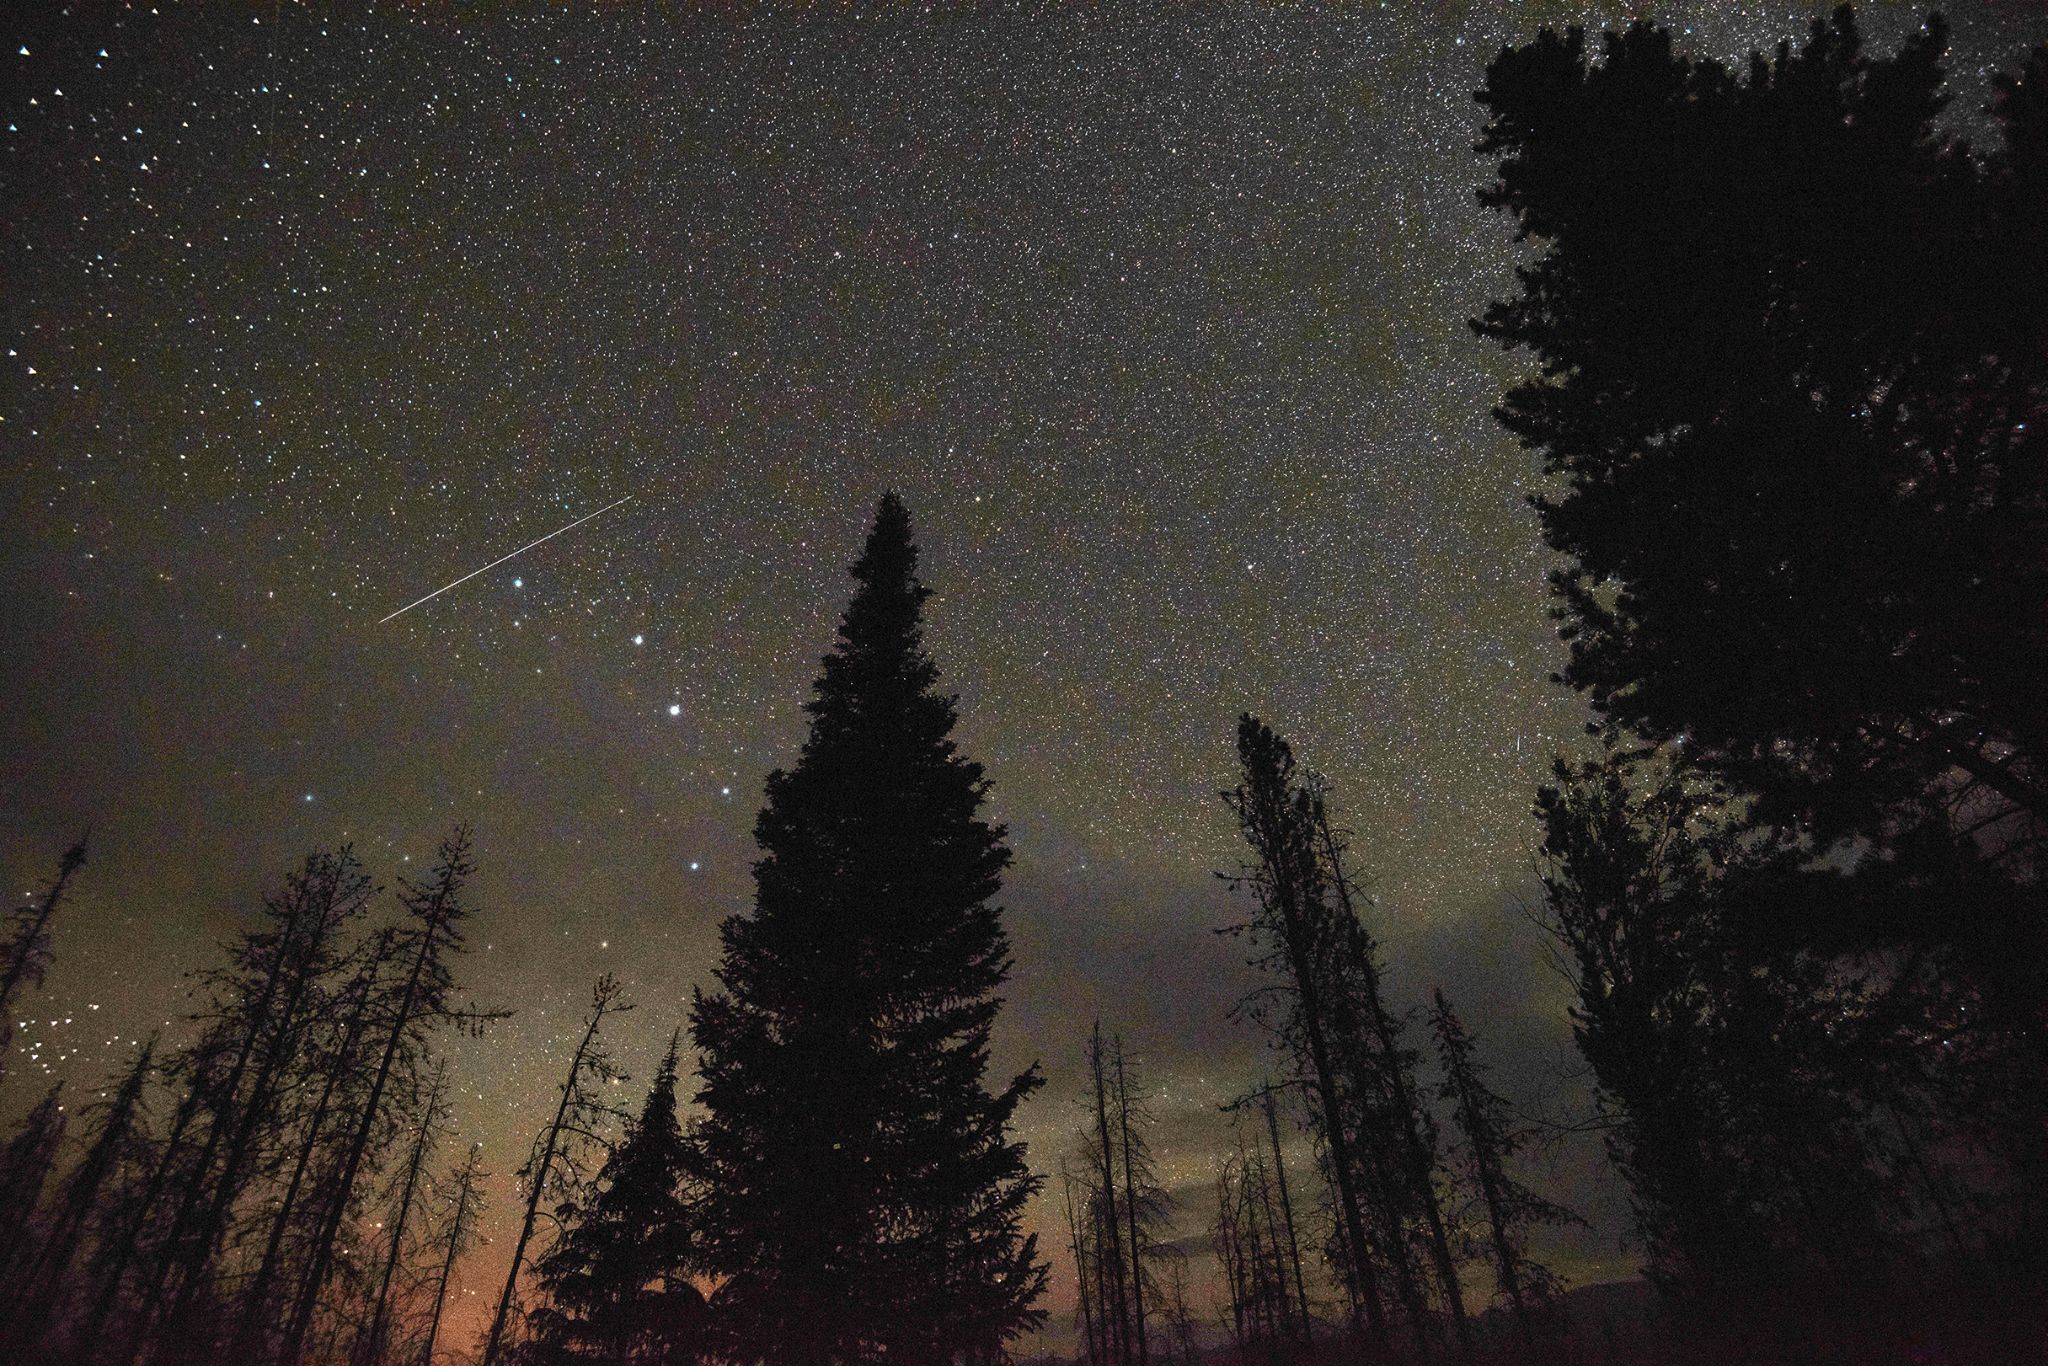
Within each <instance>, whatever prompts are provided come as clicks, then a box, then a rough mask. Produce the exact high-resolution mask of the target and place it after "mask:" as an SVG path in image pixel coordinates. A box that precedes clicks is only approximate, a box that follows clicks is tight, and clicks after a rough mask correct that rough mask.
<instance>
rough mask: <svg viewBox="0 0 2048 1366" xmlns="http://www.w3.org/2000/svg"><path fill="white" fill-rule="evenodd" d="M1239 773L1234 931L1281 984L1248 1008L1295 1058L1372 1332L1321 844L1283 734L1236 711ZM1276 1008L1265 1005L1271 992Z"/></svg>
mask: <svg viewBox="0 0 2048 1366" xmlns="http://www.w3.org/2000/svg"><path fill="white" fill-rule="evenodd" d="M1237 753H1238V762H1239V765H1240V767H1241V770H1242V781H1241V782H1240V783H1239V785H1238V786H1237V787H1236V788H1235V789H1233V790H1232V791H1230V792H1227V793H1225V794H1224V800H1225V801H1226V802H1227V803H1228V804H1229V806H1230V809H1231V813H1232V814H1233V815H1234V816H1236V817H1237V821H1238V826H1239V829H1240V830H1241V831H1242V832H1243V834H1244V837H1245V841H1246V842H1247V843H1248V844H1249V845H1250V846H1251V849H1252V855H1253V859H1254V862H1253V864H1252V865H1251V867H1250V869H1249V870H1248V872H1247V873H1246V874H1245V875H1244V877H1243V878H1242V879H1241V880H1242V881H1244V882H1247V883H1249V885H1250V886H1251V888H1252V890H1253V892H1254V894H1255V895H1256V896H1257V898H1258V912H1257V914H1256V915H1255V916H1254V918H1253V920H1252V921H1251V922H1250V923H1249V924H1247V925H1245V926H1241V927H1236V928H1235V929H1234V930H1233V931H1231V932H1233V933H1236V932H1243V933H1249V934H1251V935H1252V936H1253V937H1254V938H1255V940H1256V942H1258V944H1259V945H1260V947H1261V948H1262V949H1263V950H1264V952H1263V953H1262V955H1261V956H1260V957H1259V958H1257V959H1255V960H1254V964H1255V966H1258V967H1260V968H1261V969H1264V970H1266V971H1271V972H1273V973H1275V974H1276V975H1278V976H1280V977H1281V978H1282V980H1283V982H1284V983H1285V986H1284V987H1283V988H1282V990H1281V992H1280V993H1279V995H1278V996H1277V997H1274V998H1260V999H1258V1000H1256V1001H1255V1002H1254V1003H1253V1005H1252V1007H1251V1011H1252V1014H1253V1015H1254V1016H1255V1017H1256V1018H1260V1019H1262V1020H1264V1021H1265V1022H1266V1023H1268V1024H1269V1025H1270V1026H1271V1027H1272V1028H1273V1029H1274V1030H1275V1031H1276V1033H1277V1034H1278V1036H1279V1039H1280V1042H1281V1044H1282V1046H1284V1047H1285V1048H1286V1049H1287V1050H1288V1051H1289V1052H1290V1053H1291V1054H1292V1055H1293V1057H1294V1059H1295V1062H1296V1064H1297V1066H1298V1067H1299V1068H1300V1070H1301V1073H1302V1081H1303V1084H1304V1086H1305V1088H1306V1089H1307V1092H1308V1095H1309V1097H1310V1098H1311V1102H1312V1109H1311V1117H1312V1119H1313V1122H1314V1124H1315V1128H1316V1136H1317V1138H1318V1140H1319V1141H1320V1142H1321V1144H1322V1147H1323V1150H1324V1153H1325V1155H1326V1158H1327V1167H1328V1171H1329V1176H1330V1184H1331V1194H1332V1196H1333V1199H1334V1201H1335V1204H1336V1216H1337V1217H1336V1225H1337V1237H1338V1242H1339V1244H1340V1251H1339V1254H1338V1256H1337V1257H1336V1258H1335V1259H1334V1260H1335V1261H1336V1264H1337V1266H1338V1268H1339V1269H1340V1271H1341V1272H1342V1274H1343V1275H1344V1277H1345V1282H1346V1285H1347V1288H1348V1289H1349V1291H1350V1296H1351V1304H1352V1312H1353V1313H1354V1315H1359V1314H1362V1315H1363V1318H1364V1323H1365V1327H1366V1330H1367V1331H1368V1333H1370V1334H1371V1335H1372V1336H1373V1337H1374V1338H1380V1337H1383V1336H1384V1334H1385V1332H1386V1323H1387V1314H1386V1304H1385V1300H1384V1297H1383V1295H1382V1292H1381V1285H1380V1267H1379V1262H1378V1257H1377V1255H1376V1252H1375V1249H1374V1247H1373V1243H1372V1240H1371V1237H1370V1234H1369V1232H1368V1228H1367V1224H1366V1216H1365V1207H1366V1192H1365V1191H1364V1190H1363V1189H1361V1186H1362V1180H1361V1178H1362V1175H1363V1173H1364V1172H1365V1163H1364V1162H1363V1161H1362V1158H1363V1155H1362V1154H1360V1153H1359V1152H1357V1151H1356V1139H1357V1134H1356V1132H1355V1124H1354V1122H1353V1116H1352V1115H1350V1114H1348V1113H1347V1107H1346V1094H1347V1090H1348V1089H1349V1083H1347V1080H1346V1077H1345V1069H1344V1066H1343V1063H1344V1059H1343V1057H1342V1056H1341V1055H1340V1052H1339V1047H1338V1044H1339V1039H1340V1037H1342V1036H1343V1035H1346V1034H1355V1033H1356V1032H1357V1031H1356V1022H1355V1019H1353V1018H1350V1015H1351V1012H1349V1011H1348V1010H1347V1008H1346V1003H1345V1001H1344V999H1343V993H1342V991H1340V990H1337V989H1335V983H1334V981H1333V978H1334V977H1335V975H1336V969H1337V968H1338V967H1339V966H1340V965H1341V962H1342V959H1341V956H1340V952H1339V951H1340V949H1341V947H1342V946H1341V945H1340V944H1339V943H1338V942H1336V940H1335V939H1334V938H1333V936H1332V935H1331V933H1330V906H1329V902H1330V889H1329V884H1328V877H1327V870H1326V869H1325V867H1324V863H1323V859H1322V852H1321V849H1320V846H1319V837H1318V823H1317V810H1316V801H1315V797H1314V795H1313V793H1311V792H1310V791H1309V790H1308V788H1307V787H1306V786H1304V785H1303V784H1302V783H1301V782H1300V781H1299V780H1298V779H1297V778H1296V777H1295V770H1294V754H1293V751H1292V750H1291V749H1290V748H1289V747H1288V745H1287V742H1286V741H1285V740H1283V739H1281V738H1280V737H1279V736H1277V735H1275V734H1274V733H1273V732H1272V731H1271V730H1270V729H1268V728H1267V727H1266V726H1264V725H1262V724H1260V722H1259V721H1258V720H1257V719H1256V718H1254V717H1252V716H1249V715H1247V716H1242V717H1240V718H1239V719H1238V728H1237ZM1269 999H1270V1000H1273V1001H1276V1002H1277V1003H1278V1005H1279V1014H1278V1016H1277V1018H1276V1017H1274V1016H1271V1015H1269V1014H1268V1013H1267V1009H1268V1006H1267V1002H1268V1000H1269Z"/></svg>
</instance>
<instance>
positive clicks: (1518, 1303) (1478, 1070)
mask: <svg viewBox="0 0 2048 1366" xmlns="http://www.w3.org/2000/svg"><path fill="white" fill-rule="evenodd" d="M1433 1002H1434V1009H1433V1010H1431V1012H1430V1025H1431V1028H1432V1030H1433V1031H1434V1032H1435V1034H1436V1041H1437V1057H1438V1060H1439V1063H1440V1067H1441V1070H1442V1076H1443V1082H1442V1087H1441V1089H1440V1091H1439V1095H1440V1096H1441V1097H1442V1098H1443V1099H1444V1100H1447V1101H1449V1102H1450V1104H1451V1114H1452V1118H1453V1120H1454V1121H1455V1122H1456V1124H1457V1126H1458V1131H1459V1133H1460V1134H1462V1135H1463V1137H1464V1142H1463V1145H1462V1147H1461V1149H1460V1151H1459V1153H1458V1157H1459V1158H1460V1159H1461V1162H1460V1165H1461V1167H1462V1170H1463V1174H1464V1177H1465V1182H1466V1184H1467V1186H1468V1187H1469V1189H1471V1191H1472V1192H1473V1193H1474V1195H1475V1196H1476V1197H1477V1199H1478V1202H1479V1208H1480V1212H1481V1216H1482V1217H1483V1218H1484V1219H1485V1243H1486V1249H1487V1253H1488V1257H1489V1260H1490V1261H1491V1262H1492V1263H1493V1276H1494V1285H1495V1287H1496V1288H1497V1289H1498V1291H1499V1295H1500V1298H1501V1299H1503V1300H1505V1301H1507V1304H1508V1307H1509V1309H1510V1310H1511V1311H1512V1312H1513V1314H1514V1316H1515V1324H1516V1327H1517V1330H1518V1331H1519V1332H1520V1333H1521V1335H1522V1340H1523V1343H1524V1345H1525V1346H1528V1347H1531V1348H1533V1347H1534V1346H1535V1336H1536V1334H1535V1320H1536V1317H1537V1314H1538V1312H1539V1311H1541V1310H1542V1309H1543V1308H1544V1307H1545V1306H1546V1305H1548V1304H1550V1303H1551V1302H1552V1301H1553V1300H1554V1299H1555V1298H1556V1295H1557V1290H1558V1285H1557V1278H1556V1277H1554V1276H1552V1275H1551V1274H1550V1271H1549V1270H1548V1269H1547V1268H1546V1267H1544V1266H1543V1265H1542V1264H1541V1263H1540V1262H1537V1261H1534V1260H1532V1259H1531V1258H1530V1256H1529V1248H1528V1230H1529V1226H1530V1225H1532V1224H1566V1223H1577V1222H1580V1221H1579V1220H1578V1218H1577V1216H1576V1215H1574V1214H1572V1213H1571V1212H1570V1211H1569V1210H1566V1209H1564V1208H1562V1207H1561V1206H1558V1205H1554V1204H1552V1203H1551V1202H1550V1201H1548V1200H1545V1199H1544V1198H1543V1197H1542V1196H1540V1195H1537V1194H1536V1193H1535V1192H1534V1191H1532V1190H1530V1189H1528V1187H1526V1186H1523V1185H1522V1184H1521V1183H1520V1182H1518V1181H1516V1180H1515V1179H1514V1178H1513V1177H1512V1176H1510V1175H1509V1174H1508V1170H1507V1163H1508V1159H1509V1158H1511V1157H1513V1156H1514V1155H1515V1153H1516V1151H1517V1150H1518V1149H1519V1148H1520V1147H1521V1146H1522V1144H1523V1143H1524V1142H1525V1141H1526V1139H1527V1136H1528V1135H1527V1131H1526V1130H1525V1129H1524V1128H1523V1127H1522V1126H1519V1125H1517V1124H1516V1123H1515V1122H1514V1119H1513V1116H1511V1115H1510V1114H1509V1112H1508V1108H1507V1102H1505V1101H1504V1100H1502V1099H1501V1098H1500V1097H1499V1096H1498V1095H1495V1094H1494V1092H1493V1091H1492V1090H1490V1089H1489V1088H1488V1087H1487V1085H1486V1079H1485V1076H1484V1073H1485V1067H1484V1065H1483V1064H1482V1063H1480V1062H1479V1060H1478V1059H1477V1058H1475V1057H1473V1056H1472V1051H1473V1045H1472V1036H1471V1035H1470V1034H1468V1033H1466V1032H1465V1025H1464V1022H1463V1021H1462V1020H1460V1019H1459V1018H1458V1016H1457V1012H1455V1011H1454V1010H1452V1009H1451V1003H1450V1001H1449V1000H1447V999H1446V998H1445V996H1444V993H1443V988H1441V987H1438V988H1437V989H1436V992H1435V995H1434V997H1433Z"/></svg>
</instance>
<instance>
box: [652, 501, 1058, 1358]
mask: <svg viewBox="0 0 2048 1366" xmlns="http://www.w3.org/2000/svg"><path fill="white" fill-rule="evenodd" d="M917 558H918V554H917V548H916V546H915V544H914V543H913V541H912V538H911V529H910V518H909V514H908V513H907V512H906V511H905V509H904V506H903V504H902V502H901V501H900V500H899V499H898V498H897V497H896V496H895V495H894V494H890V495H888V496H885V497H884V498H883V499H882V502H881V506H880V509H879V511H878V512H877V514H876V518H875V525H874V528H873V531H872V532H871V534H870V535H869V537H868V541H867V545H866V548H865V549H864V550H863V552H862V554H861V557H860V559H859V561H858V562H857V563H856V564H855V565H854V566H853V571H852V572H853V577H854V579H855V581H856V583H857V585H858V587H857V589H856V591H855V594H854V597H853V600H852V602H851V604H850V605H849V606H848V608H847V610H846V614H845V616H844V618H843V619H842V621H841V623H840V628H839V639H838V643H837V645H836V647H835V648H834V649H833V651H832V653H831V654H830V655H828V656H827V657H826V659H825V662H824V670H823V673H822V674H821V676H820V677H819V679H818V682H817V685H816V689H815V696H814V697H813V699H812V700H811V701H810V703H809V704H808V705H807V710H808V711H809V713H810V716H811V730H810V734H809V737H808V738H807V739H806V741H805V743H804V747H803V752H802V755H801V757H800V758H799V760H798V762H797V764H796V766H795V767H794V768H792V769H789V770H787V771H778V772H776V773H774V774H772V775H771V776H770V777H769V779H768V784H767V804H766V806H765V807H764V808H763V809H762V811H761V814H760V819H759V821H758V823H757V825H756V829H755V838H756V840H757V841H758V843H759V845H760V847H761V858H760V860H759V862H757V863H756V864H755V867H754V876H755V905H754V913H753V914H752V915H751V916H735V917H733V918H731V919H728V920H727V921H726V922H725V923H724V924H723V925H722V926H721V927H720V937H721V942H722V946H723V953H722V956H721V958H720V961H719V965H718V968H717V970H716V976H717V980H718V984H719V990H717V991H716V992H714V993H711V994H701V993H700V994H699V995H698V996H697V997H696V999H695V1001H694V1003H693V1006H692V1009H691V1017H690V1029H691V1034H692V1037H693V1039H694V1041H695V1043H696V1046H697V1051H698V1054H699V1057H700V1066H701V1072H702V1086H701V1089H700V1090H699V1092H698V1096H697V1099H698V1101H699V1103H700V1104H701V1105H702V1106H703V1108H704V1111H705V1116H704V1120H703V1123H702V1125H701V1127H700V1128H699V1129H698V1131H697V1134H696V1140H695V1144H694V1151H695V1154H696V1158H697V1165H698V1168H699V1171H698V1175H699V1176H700V1178H701V1179H702V1181H703V1184H704V1190H705V1213H704V1220H703V1236H704V1238H705V1261H706V1266H707V1269H708V1270H709V1271H711V1272H712V1273H713V1274H715V1275H716V1276H718V1277H720V1278H722V1284H721V1285H720V1286H719V1288H718V1290H717V1291H716V1293H715V1295H714V1308H715V1309H716V1310H717V1312H718V1313H719V1315H720V1318H721V1320H722V1322H723V1323H724V1325H725V1328H726V1330H727V1331H728V1332H729V1333H730V1335H731V1344H732V1347H731V1350H732V1353H733V1354H734V1355H736V1356H739V1357H742V1358H746V1359H758V1360H761V1361H765V1362H770V1363H777V1364H778V1366H779V1364H780V1363H792V1364H795V1363H801V1364H802V1366H825V1364H826V1363H832V1362H849V1361H855V1360H867V1359H869V1358H871V1357H873V1356H876V1355H880V1354H884V1353H886V1354H887V1355H888V1356H889V1357H890V1358H891V1359H898V1358H901V1359H907V1360H915V1361H949V1360H968V1361H984V1360H993V1359H996V1358H998V1357H999V1356H1000V1354H1001V1353H1002V1350H1003V1343H1004V1342H1005V1341H1006V1340H1008V1339H1009V1338H1010V1337H1011V1336H1013V1335H1014V1334H1016V1333H1017V1332H1019V1331H1021V1330H1023V1329H1026V1328H1029V1327H1031V1326H1033V1325H1035V1324H1037V1323H1038V1322H1040V1321H1041V1320H1042V1318H1043V1312H1042V1311H1040V1310H1038V1309H1036V1308H1035V1307H1034V1305H1035V1302H1036V1300H1037V1299H1038V1297H1039V1295H1040V1294H1041V1293H1042V1291H1043V1289H1044V1286H1045V1277H1046V1271H1045V1268H1044V1266H1043V1265H1042V1264H1041V1263H1040V1262H1039V1260H1038V1256H1037V1245H1036V1241H1035V1239H1034V1238H1033V1237H1030V1236H1027V1235H1025V1234H1024V1233H1023V1231H1022V1228H1021V1216H1022V1212H1023V1206H1024V1203H1025V1202H1026V1200H1027V1199H1028V1198H1029V1197H1030V1195H1031V1192H1032V1191H1033V1190H1035V1189H1036V1188H1037V1186H1038V1184H1039V1178H1037V1177H1034V1176H1032V1175H1031V1174H1030V1172H1029V1171H1028V1169H1027V1168H1026V1166H1025V1164H1024V1153H1023V1146H1022V1145H1021V1144H1020V1143H1017V1142H1015V1141H1013V1140H1012V1139H1011V1137H1010V1133H1009V1129H1010V1124H1011V1121H1012V1116H1013V1115H1014V1113H1015V1110H1016V1107H1017V1104H1018V1102H1019V1101H1021V1100H1022V1099H1023V1098H1024V1097H1025V1096H1026V1095H1028V1094H1029V1093H1030V1092H1031V1091H1033V1090H1035V1089H1036V1088H1037V1087H1038V1086H1039V1085H1040V1084H1041V1079H1040V1077H1039V1075H1038V1073H1037V1070H1036V1068H1035V1067H1034V1068H1032V1069H1030V1070H1027V1071H1025V1072H1024V1073H1022V1074H1021V1075H1019V1076H1017V1077H1015V1078H1014V1079H1012V1080H1011V1081H1010V1082H1009V1083H1008V1084H1007V1085H1005V1086H1003V1087H1001V1088H1000V1089H999V1090H997V1091H995V1092H993V1093H991V1092H990V1091H988V1090H987V1089H985V1087H984V1082H983V1078H984V1074H985V1073H986V1070H987V1067H988V1040H989V1033H990V1029H991V1027H992V1025H993V1023H994V1020H995V1016H996V1013H997V1010H998V1007H999V1004H1000V1003H999V1000H998V998H997V997H996V995H995V993H996V991H997V990H998V989H1000V987H1001V986H1002V984H1003V983H1004V981H1005V980H1007V978H1008V976H1009V972H1010V962H1009V945H1008V940H1007V937H1006V936H1005V934H1004V932H1003V928H1002V922H1001V915H1000V912H999V911H998V909H997V907H996V906H995V905H994V904H993V901H992V898H993V897H994V896H995V895H996V892H997V891H998V889H999V887H1000V885H1001V875H1002V871H1003V868H1004V867H1005V866H1006V865H1007V864H1008V862H1009V851H1008V850H1007V849H1006V848H1005V847H1004V845H1003V842H1002V831H1001V830H1000V829H999V828H997V827H994V826H991V825H990V824H988V823H987V822H986V821H984V820H983V819H982V818H981V817H980V815H979V810H980V807H981V804H982V802H983V799H984V795H985V791H986V783H985V782H984V781H983V778H982V771H981V768H980V766H979V765H978V764H975V763H972V762H970V761H969V760H967V759H965V758H963V757H962V756H961V755H960V754H959V753H958V752H957V751H956V749H955V747H954V743H953V741H952V739H951V738H950V735H951V731H952V728H953V724H954V719H955V718H954V699H952V698H951V697H948V696H945V695H943V694H940V693H937V692H935V691H933V687H934V684H935V683H936V682H937V679H938V671H937V669H936V668H935V667H934V666H933V664H932V662H931V660H930V659H929V657H928V656H927V655H926V653H925V650H924V645H923V639H922V634H923V633H922V626H921V623H920V615H921V606H922V604H923V602H924V600H925V598H926V596H927V595H928V590H926V589H925V588H924V586H923V585H922V584H921V583H920V582H919V581H918V578H917Z"/></svg>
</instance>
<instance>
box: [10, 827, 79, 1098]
mask: <svg viewBox="0 0 2048 1366" xmlns="http://www.w3.org/2000/svg"><path fill="white" fill-rule="evenodd" d="M84 866H85V841H84V840H82V839H81V840H80V841H79V842H78V843H76V844H74V845H72V846H71V847H70V848H69V849H66V850H65V851H64V856H63V857H62V858H60V859H59V860H57V875H56V876H55V877H53V878H51V879H50V885H49V886H48V887H47V888H45V889H44V890H43V894H42V896H40V897H38V898H37V899H36V900H34V901H32V902H30V903H29V904H28V905H26V906H17V907H16V908H15V909H14V910H13V911H11V912H10V913H9V914H8V917H7V926H8V929H7V941H6V942H5V943H4V944H0V1081H5V1080H6V1079H7V1055H8V1053H9V1052H10V1051H12V1049H13V1047H14V1018H15V1010H16V1008H17V1007H18V1005H19V1004H20V1001H19V998H20V996H21V993H22V992H23V991H25V990H27V989H28V988H29V987H39V986H41V985H42V984H43V976H44V974H46V973H47V972H49V970H50V921H51V920H53V919H55V918H56V914H57V907H58V904H59V903H61V902H62V901H63V900H64V893H65V891H66V890H67V889H69V888H70V886H71V879H72V878H73V877H74V876H76V875H77V873H78V870H79V869H80V868H83V867H84Z"/></svg>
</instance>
